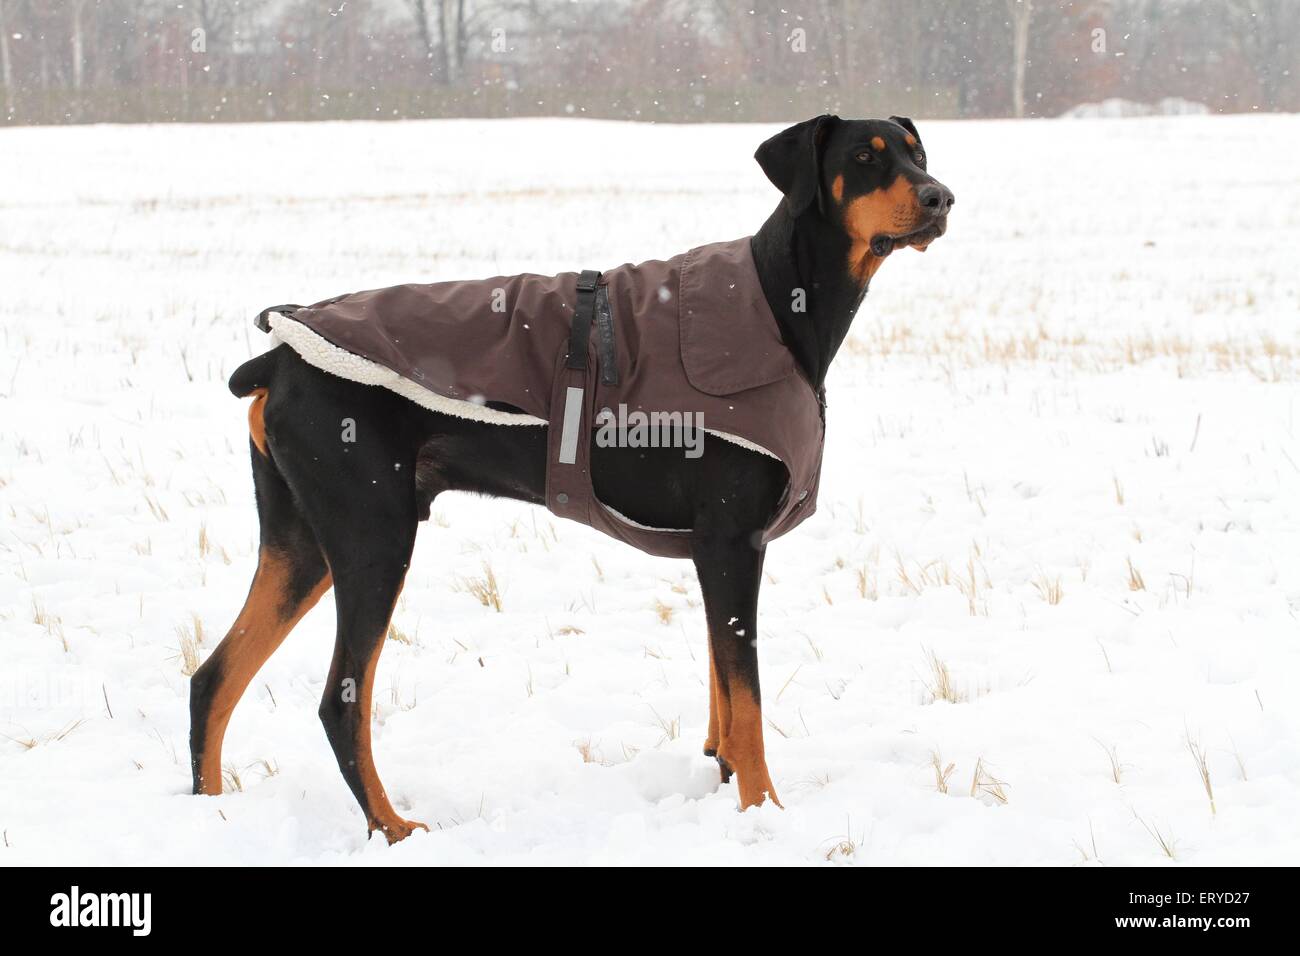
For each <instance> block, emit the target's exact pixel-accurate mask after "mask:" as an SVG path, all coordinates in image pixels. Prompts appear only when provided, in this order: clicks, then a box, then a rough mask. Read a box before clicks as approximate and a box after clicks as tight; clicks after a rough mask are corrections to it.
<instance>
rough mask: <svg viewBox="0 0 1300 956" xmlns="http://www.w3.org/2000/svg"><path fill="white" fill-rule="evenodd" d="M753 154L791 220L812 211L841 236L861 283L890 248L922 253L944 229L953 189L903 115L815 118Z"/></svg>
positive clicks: (871, 273)
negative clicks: (931, 165) (935, 172)
mask: <svg viewBox="0 0 1300 956" xmlns="http://www.w3.org/2000/svg"><path fill="white" fill-rule="evenodd" d="M754 158H755V159H756V160H758V164H759V165H760V166H761V167H763V172H764V173H766V174H767V178H768V179H770V180H771V181H772V183H773V185H775V186H776V188H777V189H779V190H781V192H782V193H784V194H785V203H786V207H787V208H788V209H789V211H790V214H791V215H792V216H794V217H795V219H796V220H798V219H800V218H802V217H805V216H817V217H819V218H820V219H821V220H822V221H823V222H825V223H826V224H827V225H829V226H831V227H832V228H835V229H838V230H840V231H842V232H843V233H844V234H845V235H846V237H847V238H848V241H849V253H848V263H847V267H848V269H849V271H850V272H851V273H852V274H853V276H854V278H856V279H857V280H858V281H859V282H862V283H865V282H866V281H867V280H868V279H870V278H871V276H872V275H874V274H875V271H876V269H878V268H880V264H881V263H882V262H883V261H884V260H885V258H886V257H887V256H888V255H889V254H890V253H891V252H893V251H894V250H895V249H902V248H904V247H906V246H912V247H913V248H915V249H919V250H921V251H922V252H924V251H925V249H926V248H927V247H928V246H929V245H930V243H931V242H933V241H934V240H935V239H937V238H939V237H940V236H942V235H943V234H944V232H945V231H946V230H947V228H948V210H949V209H951V208H952V205H953V202H954V201H955V200H954V199H953V195H952V190H950V189H949V188H948V187H947V186H945V185H944V184H943V183H941V182H939V181H938V180H937V179H935V178H934V177H933V176H931V175H930V173H929V171H928V169H927V159H926V155H925V147H924V146H922V145H921V136H920V134H919V133H917V131H916V126H915V125H914V124H913V123H912V121H911V120H910V119H908V118H907V117H905V116H891V117H890V118H889V119H887V120H842V119H840V118H839V117H838V116H830V115H826V116H818V117H816V118H815V119H810V120H806V121H805V122H803V123H798V124H796V125H794V126H791V127H790V128H789V129H787V130H784V131H782V132H780V133H777V134H776V135H775V136H773V137H772V138H771V139H769V140H768V141H767V142H765V143H764V144H763V145H762V146H760V147H759V148H758V152H757V153H755V154H754Z"/></svg>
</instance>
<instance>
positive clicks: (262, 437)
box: [248, 388, 269, 458]
mask: <svg viewBox="0 0 1300 956" xmlns="http://www.w3.org/2000/svg"><path fill="white" fill-rule="evenodd" d="M250 394H252V396H253V402H252V404H250V405H249V406H248V435H249V437H250V438H252V439H253V445H254V446H255V447H256V448H257V450H258V452H259V453H260V454H261V456H262V457H263V458H266V457H269V456H268V455H267V453H266V421H265V419H264V417H263V416H264V415H265V414H266V389H264V388H259V389H254V390H253V392H251V393H250Z"/></svg>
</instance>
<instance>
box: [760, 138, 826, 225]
mask: <svg viewBox="0 0 1300 956" xmlns="http://www.w3.org/2000/svg"><path fill="white" fill-rule="evenodd" d="M839 121H840V118H839V117H838V116H832V115H831V114H829V113H826V114H823V115H822V116H817V117H814V118H813V119H810V120H804V121H803V122H802V123H796V124H795V125H794V126H791V127H790V128H789V129H787V130H782V131H781V132H780V133H777V134H776V135H775V136H773V137H772V138H771V139H769V140H768V141H767V142H765V143H764V144H763V145H762V146H760V147H758V151H757V152H756V153H754V158H755V159H756V160H758V165H759V166H761V167H762V168H763V172H764V173H765V174H766V175H767V178H768V179H770V180H771V181H772V185H773V186H775V187H776V188H777V189H779V190H781V192H782V193H783V194H784V195H785V203H786V206H787V207H788V208H789V210H790V214H791V215H793V216H798V215H801V214H802V213H803V212H804V210H806V209H807V208H808V207H809V206H811V205H812V201H813V200H814V199H816V200H817V205H818V208H819V209H822V210H823V211H825V205H824V203H823V200H822V189H821V179H822V153H823V151H824V149H825V146H826V140H827V139H829V138H830V134H831V130H833V129H834V128H835V126H836V124H838V123H839Z"/></svg>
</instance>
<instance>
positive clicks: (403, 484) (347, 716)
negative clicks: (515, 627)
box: [269, 382, 427, 843]
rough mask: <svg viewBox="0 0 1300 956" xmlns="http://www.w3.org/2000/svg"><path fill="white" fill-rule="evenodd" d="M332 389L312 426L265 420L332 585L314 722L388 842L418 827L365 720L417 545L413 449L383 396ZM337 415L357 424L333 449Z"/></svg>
mask: <svg viewBox="0 0 1300 956" xmlns="http://www.w3.org/2000/svg"><path fill="white" fill-rule="evenodd" d="M331 387H332V389H334V390H336V392H337V393H338V394H335V393H334V392H326V391H324V390H323V389H322V390H321V391H320V392H318V393H317V394H315V395H314V396H313V401H314V405H313V415H312V417H311V419H310V420H307V419H304V418H303V417H301V416H295V415H285V416H284V417H283V418H276V417H272V418H271V419H270V421H269V424H270V426H271V427H270V434H271V444H272V448H273V449H274V450H275V452H276V454H277V461H278V462H279V463H280V468H281V471H282V472H283V473H284V475H285V478H286V479H287V480H288V482H289V485H290V486H291V487H292V488H293V490H294V492H295V493H296V497H297V500H298V501H300V502H302V507H303V509H304V511H305V513H306V515H307V519H308V521H309V522H310V523H311V526H312V528H313V529H315V531H316V537H317V540H318V541H319V542H320V546H321V550H322V551H323V552H324V554H325V559H326V561H327V562H328V563H329V568H330V573H331V576H332V579H333V583H334V603H335V607H336V609H337V614H338V621H337V632H336V636H335V642H334V657H333V661H332V662H331V664H330V669H329V675H328V676H327V677H326V679H325V688H324V691H323V693H322V696H321V704H320V719H321V723H322V724H323V725H324V728H325V734H326V736H327V737H328V738H329V742H330V746H331V747H332V748H333V750H334V756H335V757H336V759H337V760H338V765H339V770H340V772H342V774H343V778H344V779H345V780H346V781H347V784H348V787H349V788H350V789H351V790H352V793H353V795H354V796H355V797H356V799H357V802H358V803H359V804H360V805H361V810H362V812H363V813H364V814H365V818H366V824H367V826H368V827H369V829H370V832H372V833H373V832H374V831H375V830H379V831H381V832H382V833H383V834H384V836H385V837H386V838H387V839H388V842H389V843H395V842H396V841H398V840H400V839H402V838H404V837H406V836H409V835H410V833H411V831H412V830H413V829H414V828H415V827H423V826H424V825H423V824H420V823H413V822H410V821H407V820H404V819H402V817H400V816H399V815H398V814H397V811H396V810H394V809H393V805H392V804H391V803H390V802H389V799H388V796H387V794H386V793H385V791H384V786H383V784H382V783H381V782H380V779H379V774H378V772H377V770H376V769H375V760H374V754H373V752H372V749H371V737H370V722H371V716H372V711H371V703H372V691H373V688H374V682H375V670H376V668H377V666H378V664H379V655H380V652H381V651H382V650H383V646H384V640H385V638H386V637H387V634H388V625H389V620H390V618H391V617H392V614H393V608H394V606H395V605H396V603H397V599H398V596H399V595H400V594H401V591H402V584H403V582H404V580H405V578H406V571H407V568H408V566H409V564H410V560H411V551H412V549H413V548H414V546H415V533H416V528H417V526H418V520H419V519H418V503H417V493H416V486H415V480H416V475H415V472H416V468H415V447H414V446H409V447H408V446H407V444H406V443H405V442H404V440H403V439H402V438H401V437H399V435H398V434H397V432H398V429H396V428H394V427H386V426H387V425H388V423H389V422H391V420H392V418H393V416H392V415H391V414H390V413H389V409H388V408H387V407H386V403H387V402H388V398H387V397H386V395H387V393H384V394H380V393H378V392H377V391H374V390H371V391H366V390H364V387H363V386H354V385H352V384H351V383H342V382H340V383H337V384H333V383H331ZM393 401H400V400H399V399H397V398H396V397H395V396H394V397H393ZM273 411H278V410H277V409H273ZM345 416H347V417H350V418H354V419H355V436H354V439H355V440H353V441H346V442H341V441H339V436H338V432H337V431H335V430H333V423H334V422H338V421H340V420H343V419H344V417H345ZM282 452H283V453H282ZM426 829H427V828H426Z"/></svg>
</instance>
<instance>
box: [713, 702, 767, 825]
mask: <svg viewBox="0 0 1300 956" xmlns="http://www.w3.org/2000/svg"><path fill="white" fill-rule="evenodd" d="M718 702H719V705H720V706H719V714H718V722H719V726H720V728H721V732H722V743H721V744H720V745H719V747H718V756H719V757H721V758H722V759H723V760H724V761H725V762H726V764H727V766H728V767H730V768H731V769H732V770H733V771H734V772H735V774H736V788H737V789H738V790H739V791H740V809H742V810H745V809H747V808H749V807H756V806H758V805H759V804H761V803H762V802H763V800H764V798H765V797H770V798H771V800H772V802H773V803H775V804H776V805H777V806H778V807H779V806H781V801H780V800H778V799H777V796H776V788H775V787H773V786H772V778H771V776H770V775H769V774H768V771H767V758H766V757H765V756H764V753H763V712H762V709H761V708H760V707H759V703H758V701H757V700H756V699H755V697H754V695H753V693H752V692H751V691H750V690H749V689H748V688H745V687H733V688H730V689H728V688H726V687H721V688H720V692H719V695H718Z"/></svg>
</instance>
